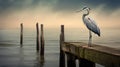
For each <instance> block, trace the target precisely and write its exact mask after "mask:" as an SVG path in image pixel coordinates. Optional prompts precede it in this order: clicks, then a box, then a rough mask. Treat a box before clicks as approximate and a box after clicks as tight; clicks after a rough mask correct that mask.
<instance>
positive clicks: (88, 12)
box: [82, 10, 89, 19]
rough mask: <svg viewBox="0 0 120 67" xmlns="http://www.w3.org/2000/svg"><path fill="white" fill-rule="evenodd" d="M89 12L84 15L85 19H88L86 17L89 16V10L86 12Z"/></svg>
mask: <svg viewBox="0 0 120 67" xmlns="http://www.w3.org/2000/svg"><path fill="white" fill-rule="evenodd" d="M86 11H87V13H86V14H83V17H82V18H83V19H84V18H85V17H86V16H88V15H89V10H86Z"/></svg>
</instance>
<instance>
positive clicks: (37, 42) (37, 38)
mask: <svg viewBox="0 0 120 67" xmlns="http://www.w3.org/2000/svg"><path fill="white" fill-rule="evenodd" d="M36 31H37V34H36V50H37V51H39V45H40V38H39V37H40V34H39V24H38V23H36Z"/></svg>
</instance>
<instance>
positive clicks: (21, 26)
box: [20, 23, 23, 47]
mask: <svg viewBox="0 0 120 67" xmlns="http://www.w3.org/2000/svg"><path fill="white" fill-rule="evenodd" d="M20 46H21V47H22V46H23V23H21V24H20Z"/></svg>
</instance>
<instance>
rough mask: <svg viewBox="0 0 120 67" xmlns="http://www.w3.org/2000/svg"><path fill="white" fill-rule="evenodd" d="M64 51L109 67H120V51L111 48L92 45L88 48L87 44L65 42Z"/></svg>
mask: <svg viewBox="0 0 120 67" xmlns="http://www.w3.org/2000/svg"><path fill="white" fill-rule="evenodd" d="M63 44H64V45H63V47H62V50H63V51H65V52H68V53H71V54H73V55H74V56H77V57H78V58H83V59H86V60H88V61H92V62H95V63H98V64H101V65H104V66H108V67H120V50H119V49H114V48H110V47H105V46H100V45H94V44H93V45H92V47H88V45H87V44H85V43H81V42H76V43H75V42H71V43H70V42H64V43H63Z"/></svg>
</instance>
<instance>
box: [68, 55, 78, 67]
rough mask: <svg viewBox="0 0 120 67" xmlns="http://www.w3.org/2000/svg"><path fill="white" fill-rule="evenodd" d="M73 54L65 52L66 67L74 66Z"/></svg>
mask: <svg viewBox="0 0 120 67" xmlns="http://www.w3.org/2000/svg"><path fill="white" fill-rule="evenodd" d="M75 60H76V59H75V56H73V55H72V54H69V53H67V67H76V61H75Z"/></svg>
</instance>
